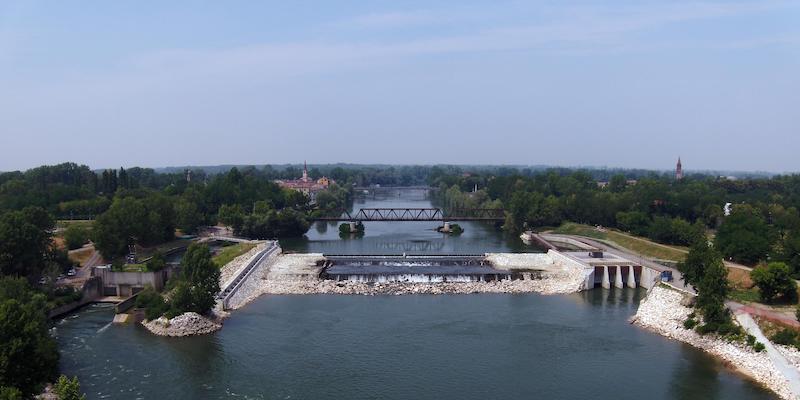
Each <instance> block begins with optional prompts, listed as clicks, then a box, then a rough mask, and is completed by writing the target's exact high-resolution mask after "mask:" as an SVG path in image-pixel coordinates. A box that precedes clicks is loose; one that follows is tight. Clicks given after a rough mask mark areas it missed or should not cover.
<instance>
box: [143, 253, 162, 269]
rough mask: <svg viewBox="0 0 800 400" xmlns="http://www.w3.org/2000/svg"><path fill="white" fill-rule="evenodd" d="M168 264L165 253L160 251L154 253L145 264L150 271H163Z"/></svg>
mask: <svg viewBox="0 0 800 400" xmlns="http://www.w3.org/2000/svg"><path fill="white" fill-rule="evenodd" d="M166 266H167V261H166V260H164V255H163V254H162V253H161V252H160V251H158V252H156V253H155V254H153V257H151V258H150V260H149V261H147V264H145V267H146V268H147V270H148V271H150V272H158V271H161V270H162V269H164V268H165V267H166Z"/></svg>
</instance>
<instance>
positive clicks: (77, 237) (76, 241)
mask: <svg viewBox="0 0 800 400" xmlns="http://www.w3.org/2000/svg"><path fill="white" fill-rule="evenodd" d="M88 240H89V231H88V230H87V229H86V228H84V227H83V226H81V225H79V224H69V226H67V229H65V230H64V241H66V242H67V248H68V249H70V250H75V249H79V248H81V247H83V245H84V244H85V243H86V242H87V241H88Z"/></svg>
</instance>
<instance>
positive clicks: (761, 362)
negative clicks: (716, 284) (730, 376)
mask: <svg viewBox="0 0 800 400" xmlns="http://www.w3.org/2000/svg"><path fill="white" fill-rule="evenodd" d="M683 296H684V294H683V293H681V292H679V291H676V290H672V289H667V288H665V287H662V286H655V287H653V289H651V290H650V293H649V294H648V295H647V298H645V299H644V301H642V302H641V304H640V305H639V310H638V311H637V312H636V315H635V316H634V323H635V324H636V325H639V326H641V327H644V328H646V329H648V330H651V331H653V332H655V333H658V334H660V335H663V336H665V337H668V338H670V339H675V340H678V341H681V342H684V343H687V344H690V345H692V346H694V347H697V348H699V349H701V350H703V351H706V352H708V353H710V354H713V355H715V356H717V357H719V358H721V359H722V360H724V361H725V362H726V363H728V364H729V365H731V366H732V367H734V368H736V369H737V370H738V371H740V372H741V373H742V374H744V375H747V376H748V377H750V378H752V379H753V380H755V381H756V382H758V383H760V384H762V385H764V386H765V387H766V388H768V389H770V390H772V391H773V392H775V393H776V394H777V395H778V396H780V397H781V398H783V399H793V398H794V397H792V392H791V390H790V388H789V383H788V381H787V380H786V379H785V378H784V377H783V375H782V374H781V373H780V372H779V371H778V370H777V369H776V368H775V366H774V365H773V364H772V362H771V361H770V359H769V357H768V356H767V354H766V352H762V353H756V352H755V351H753V350H752V349H751V348H749V347H746V346H743V345H739V344H736V343H729V342H726V341H724V340H722V339H719V338H714V337H712V336H700V335H699V334H698V333H697V332H695V331H693V330H689V329H685V328H684V327H683V322H684V321H685V320H686V318H687V317H688V315H689V314H690V313H691V312H692V309H690V308H688V307H684V306H682V305H681V299H683Z"/></svg>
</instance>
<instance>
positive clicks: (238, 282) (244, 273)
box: [217, 242, 280, 310]
mask: <svg viewBox="0 0 800 400" xmlns="http://www.w3.org/2000/svg"><path fill="white" fill-rule="evenodd" d="M278 249H280V247H278V242H272V244H270V246H269V247H267V248H266V249H264V250H262V251H261V253H260V254H257V255H255V256H254V257H253V259H252V260H251V261H250V262H249V263H248V264H247V266H246V267H244V268H242V270H241V271H239V273H238V274H237V276H236V277H235V278H234V280H233V281H231V283H229V284H228V285H227V287H225V288H224V289H223V290H222V291H221V292H220V293H219V295H217V298H218V299H221V300H222V309H223V310H227V309H228V308H229V302H230V299H231V298H232V297H233V295H234V294H236V291H237V290H239V288H241V286H242V284H243V283H244V282H245V281H246V280H247V278H248V277H249V276H250V274H251V273H252V272H253V271H254V270H255V269H256V267H257V266H259V265H261V263H262V262H264V261H265V260H266V259H268V258H269V257H270V256H272V255H273V254H275V252H277V251H278Z"/></svg>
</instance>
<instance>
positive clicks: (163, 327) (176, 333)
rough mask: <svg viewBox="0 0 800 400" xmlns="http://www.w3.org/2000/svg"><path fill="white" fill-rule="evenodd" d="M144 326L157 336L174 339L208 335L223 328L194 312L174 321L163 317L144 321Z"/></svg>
mask: <svg viewBox="0 0 800 400" xmlns="http://www.w3.org/2000/svg"><path fill="white" fill-rule="evenodd" d="M142 325H143V326H144V327H145V328H147V330H149V331H150V332H151V333H153V334H155V335H159V336H172V337H181V336H192V335H206V334H209V333H212V332H216V331H218V330H219V329H221V328H222V324H221V323H218V322H215V321H212V320H211V319H209V318H206V317H204V316H202V315H200V314H198V313H194V312H188V313H184V314H181V315H178V316H177V317H175V318H172V319H167V318H166V317H161V318H158V319H156V320H153V321H143V322H142Z"/></svg>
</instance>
